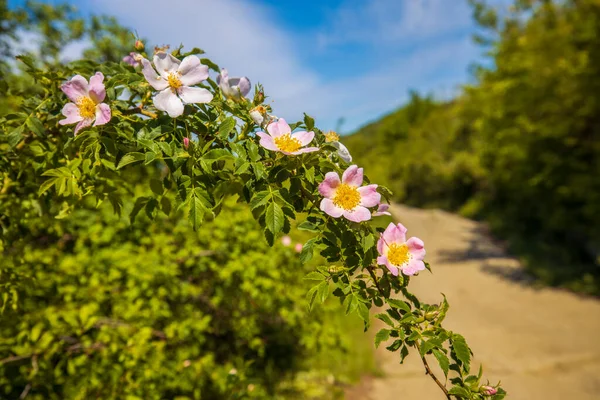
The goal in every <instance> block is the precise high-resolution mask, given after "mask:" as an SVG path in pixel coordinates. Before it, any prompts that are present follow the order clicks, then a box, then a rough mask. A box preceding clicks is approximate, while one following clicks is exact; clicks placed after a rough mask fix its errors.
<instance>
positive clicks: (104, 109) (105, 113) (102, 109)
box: [94, 103, 111, 126]
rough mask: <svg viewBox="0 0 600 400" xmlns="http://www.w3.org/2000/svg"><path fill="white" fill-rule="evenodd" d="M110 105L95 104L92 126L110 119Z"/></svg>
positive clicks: (102, 123)
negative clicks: (94, 120)
mask: <svg viewBox="0 0 600 400" xmlns="http://www.w3.org/2000/svg"><path fill="white" fill-rule="evenodd" d="M110 116H111V114H110V107H109V106H108V104H106V103H100V104H98V105H97V106H96V122H94V126H98V125H104V124H106V123H107V122H108V121H110Z"/></svg>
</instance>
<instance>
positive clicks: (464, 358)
mask: <svg viewBox="0 0 600 400" xmlns="http://www.w3.org/2000/svg"><path fill="white" fill-rule="evenodd" d="M450 341H451V344H452V349H453V350H454V354H456V358H458V360H460V362H462V363H463V365H464V366H465V370H466V371H468V370H469V367H470V363H471V350H470V349H469V346H468V345H467V341H466V340H465V338H464V337H463V336H462V335H459V334H457V333H454V334H452V338H451V339H450Z"/></svg>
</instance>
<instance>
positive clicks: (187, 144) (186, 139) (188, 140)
mask: <svg viewBox="0 0 600 400" xmlns="http://www.w3.org/2000/svg"><path fill="white" fill-rule="evenodd" d="M189 146H190V139H189V138H186V137H184V138H183V147H185V148H186V149H187V148H188V147H189Z"/></svg>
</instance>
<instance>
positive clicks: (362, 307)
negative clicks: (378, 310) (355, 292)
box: [357, 300, 370, 324]
mask: <svg viewBox="0 0 600 400" xmlns="http://www.w3.org/2000/svg"><path fill="white" fill-rule="evenodd" d="M357 302H358V315H359V316H360V318H361V319H362V320H363V321H365V323H366V324H368V323H369V320H370V318H369V308H368V307H367V305H366V304H365V303H363V302H362V301H358V300H357Z"/></svg>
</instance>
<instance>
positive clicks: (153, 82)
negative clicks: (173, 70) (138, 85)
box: [141, 58, 169, 90]
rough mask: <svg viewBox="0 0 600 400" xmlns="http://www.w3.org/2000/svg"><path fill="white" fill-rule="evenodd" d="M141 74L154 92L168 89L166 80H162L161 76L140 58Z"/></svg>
mask: <svg viewBox="0 0 600 400" xmlns="http://www.w3.org/2000/svg"><path fill="white" fill-rule="evenodd" d="M141 63H142V74H144V78H146V80H147V81H148V83H149V84H150V86H152V87H153V88H154V89H156V90H165V89H166V88H168V87H169V82H167V80H166V79H163V78H162V76H160V75H158V74H157V73H156V71H155V70H154V68H153V67H152V64H150V61H148V60H146V59H145V58H142V61H141Z"/></svg>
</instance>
